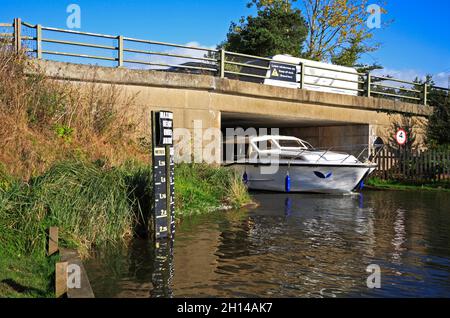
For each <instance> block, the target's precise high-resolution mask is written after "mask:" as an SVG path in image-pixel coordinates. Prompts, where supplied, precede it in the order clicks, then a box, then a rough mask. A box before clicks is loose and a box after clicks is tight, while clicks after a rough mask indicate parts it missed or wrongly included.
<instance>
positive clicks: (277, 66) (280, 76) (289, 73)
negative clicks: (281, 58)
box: [270, 62, 297, 83]
mask: <svg viewBox="0 0 450 318" xmlns="http://www.w3.org/2000/svg"><path fill="white" fill-rule="evenodd" d="M270 79H271V80H276V81H285V82H293V83H295V82H296V81H297V67H296V66H295V65H289V64H282V63H275V62H270Z"/></svg>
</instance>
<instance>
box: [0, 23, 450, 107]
mask: <svg viewBox="0 0 450 318" xmlns="http://www.w3.org/2000/svg"><path fill="white" fill-rule="evenodd" d="M4 30H5V31H4ZM8 31H9V32H8ZM71 38H74V39H71ZM0 40H3V41H6V42H8V43H11V45H13V46H14V48H15V50H17V51H19V50H25V51H26V52H28V53H29V54H30V55H33V56H34V57H36V58H38V59H44V58H45V59H54V60H55V59H56V60H64V59H67V58H69V59H70V58H72V59H74V58H75V59H76V60H75V62H76V63H83V61H89V62H95V63H96V64H99V63H100V64H101V63H106V65H105V66H112V67H129V68H133V67H138V68H143V67H144V68H147V69H153V70H160V71H172V72H180V71H183V72H189V73H196V74H213V75H216V76H219V77H222V78H224V77H227V78H232V79H238V80H243V81H250V82H257V83H265V81H266V80H271V79H272V77H271V72H270V71H271V66H272V63H277V64H282V65H286V66H290V67H291V68H294V67H295V76H296V80H295V83H294V84H295V87H297V88H299V89H312V90H321V89H322V90H323V89H324V88H326V89H328V90H330V89H331V91H336V92H340V93H344V94H350V95H355V96H366V97H383V98H388V99H393V100H398V101H406V102H415V103H420V104H423V105H429V97H430V92H433V94H434V95H433V96H435V95H436V92H439V94H442V95H443V96H446V98H449V95H450V92H449V89H446V88H442V87H436V86H431V85H428V84H423V83H416V82H409V81H404V80H400V79H395V78H391V77H385V76H379V75H373V74H370V73H359V72H356V71H346V70H342V69H340V70H337V69H336V67H329V68H328V67H324V66H317V65H312V64H314V63H312V64H311V65H310V64H308V63H289V62H284V61H279V60H274V59H272V58H266V57H260V56H253V55H248V54H242V53H236V52H230V51H226V50H224V49H220V50H217V49H208V48H202V47H196V46H193V45H179V44H173V43H166V42H158V41H149V40H142V39H135V38H130V37H124V36H122V35H118V36H114V35H105V34H99V33H89V32H81V31H75V30H66V29H60V28H52V27H45V26H42V25H40V24H36V25H33V24H29V23H26V22H23V21H21V19H20V18H16V19H14V22H13V23H0ZM154 48H157V49H154ZM55 57H56V58H55ZM320 71H326V72H327V73H326V74H324V72H321V73H320Z"/></svg>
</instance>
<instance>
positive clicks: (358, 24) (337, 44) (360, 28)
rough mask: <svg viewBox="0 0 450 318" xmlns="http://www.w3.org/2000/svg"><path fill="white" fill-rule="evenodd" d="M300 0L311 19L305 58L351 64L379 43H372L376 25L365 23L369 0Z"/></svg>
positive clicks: (308, 19)
mask: <svg viewBox="0 0 450 318" xmlns="http://www.w3.org/2000/svg"><path fill="white" fill-rule="evenodd" d="M300 3H301V5H300V8H301V9H302V11H303V12H305V14H306V20H307V23H308V36H307V40H306V51H305V54H304V57H305V58H308V59H312V60H317V61H333V62H334V63H336V64H342V65H348V66H352V65H354V64H355V63H356V62H357V60H358V59H359V58H360V56H361V55H362V54H363V53H366V52H372V51H375V50H376V49H377V48H378V46H379V45H378V44H371V43H370V40H371V39H372V37H373V30H374V29H370V28H369V27H367V25H366V20H367V19H368V17H369V13H368V12H367V11H366V10H367V5H368V0H303V1H301V2H300Z"/></svg>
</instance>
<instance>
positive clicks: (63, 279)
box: [55, 262, 68, 298]
mask: <svg viewBox="0 0 450 318" xmlns="http://www.w3.org/2000/svg"><path fill="white" fill-rule="evenodd" d="M67 267H68V263H67V262H59V263H56V268H55V297H56V298H61V297H62V296H64V295H65V294H66V293H67Z"/></svg>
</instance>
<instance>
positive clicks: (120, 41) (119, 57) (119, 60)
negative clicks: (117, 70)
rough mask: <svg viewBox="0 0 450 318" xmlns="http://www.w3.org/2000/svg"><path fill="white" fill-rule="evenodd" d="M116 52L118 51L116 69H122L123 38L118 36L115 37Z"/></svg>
mask: <svg viewBox="0 0 450 318" xmlns="http://www.w3.org/2000/svg"><path fill="white" fill-rule="evenodd" d="M117 42H118V45H117V50H118V56H117V61H118V67H123V36H122V35H119V36H118V37H117Z"/></svg>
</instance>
